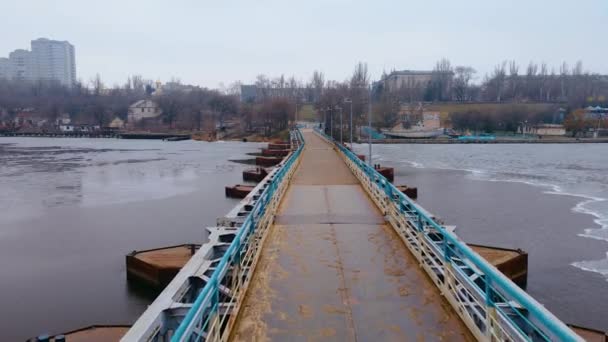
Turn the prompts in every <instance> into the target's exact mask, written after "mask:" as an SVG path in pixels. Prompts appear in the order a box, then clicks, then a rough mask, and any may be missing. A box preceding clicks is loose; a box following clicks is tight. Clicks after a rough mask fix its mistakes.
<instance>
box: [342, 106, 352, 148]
mask: <svg viewBox="0 0 608 342" xmlns="http://www.w3.org/2000/svg"><path fill="white" fill-rule="evenodd" d="M344 103H350V125H349V126H348V127H349V128H350V149H351V150H352V149H353V100H352V99H350V98H346V99H344Z"/></svg>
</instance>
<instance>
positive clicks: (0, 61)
mask: <svg viewBox="0 0 608 342" xmlns="http://www.w3.org/2000/svg"><path fill="white" fill-rule="evenodd" d="M9 73H10V60H9V59H8V58H4V57H1V58H0V79H2V78H4V79H8V78H11V76H10V74H9Z"/></svg>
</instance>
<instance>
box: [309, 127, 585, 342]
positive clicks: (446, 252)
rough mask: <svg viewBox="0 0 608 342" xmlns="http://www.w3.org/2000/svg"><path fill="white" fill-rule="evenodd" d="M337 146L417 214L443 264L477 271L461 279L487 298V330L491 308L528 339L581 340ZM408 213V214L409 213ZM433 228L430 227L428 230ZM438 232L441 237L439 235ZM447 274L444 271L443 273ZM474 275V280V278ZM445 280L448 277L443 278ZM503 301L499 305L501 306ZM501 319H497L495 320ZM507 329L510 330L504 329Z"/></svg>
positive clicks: (409, 211) (392, 197) (422, 230)
mask: <svg viewBox="0 0 608 342" xmlns="http://www.w3.org/2000/svg"><path fill="white" fill-rule="evenodd" d="M315 130H316V131H317V133H319V134H320V135H322V136H323V137H324V138H325V139H327V140H328V141H330V142H331V141H332V138H331V137H329V136H327V135H326V134H324V133H323V132H321V131H320V130H318V129H315ZM333 143H334V145H335V146H336V147H337V148H338V149H339V150H340V151H341V152H342V153H343V154H344V155H345V156H346V157H347V158H348V159H349V160H350V161H351V162H352V163H354V164H355V165H356V166H357V167H358V168H359V169H360V170H362V171H363V172H364V173H365V174H366V175H367V177H368V178H369V180H370V182H375V183H376V185H377V186H378V187H379V188H380V189H381V190H382V191H384V193H385V194H386V198H388V199H390V200H391V201H392V202H393V204H394V205H395V206H396V207H397V208H399V211H400V212H401V214H403V215H406V216H412V215H413V217H414V220H415V221H417V222H416V224H414V226H415V227H416V230H417V231H418V232H419V233H421V234H424V235H425V241H426V242H427V243H429V244H432V245H433V247H434V250H435V251H437V252H438V254H439V255H440V256H441V259H442V262H443V264H444V265H449V266H450V267H452V268H453V269H455V272H461V271H460V270H462V268H463V265H465V266H468V267H467V269H468V270H469V272H475V273H477V275H478V277H470V276H464V277H460V278H459V280H463V281H465V282H467V284H466V286H467V287H468V288H470V289H472V290H473V291H474V292H475V293H476V294H481V295H482V296H483V298H484V300H485V306H486V307H485V308H484V312H485V314H484V315H485V316H486V317H485V319H486V320H487V321H486V322H484V327H485V329H489V328H490V327H489V326H490V325H491V324H490V319H491V318H489V317H487V316H489V313H488V310H487V309H488V308H491V309H493V310H496V312H497V313H499V316H500V320H504V321H506V322H507V324H508V325H510V326H509V327H508V328H510V330H514V331H516V332H517V333H518V334H519V335H520V336H523V337H524V339H525V340H530V341H536V340H541V341H542V340H544V341H555V340H559V341H582V339H581V338H580V337H579V336H578V335H576V334H575V333H574V332H573V331H572V330H571V329H570V328H569V327H568V326H567V325H566V324H564V323H563V322H562V321H560V320H559V319H558V318H557V317H555V316H554V315H553V314H552V313H551V312H549V311H548V310H546V309H545V308H544V307H543V305H542V304H540V303H538V302H537V301H536V300H535V299H534V298H532V297H531V296H530V295H529V294H527V293H526V292H525V291H523V290H522V289H521V288H519V286H517V285H516V284H515V283H513V282H512V281H511V280H510V279H508V278H507V277H506V276H504V275H503V274H502V273H501V272H500V271H498V270H497V269H496V268H495V267H494V266H492V265H491V264H490V263H488V262H487V261H486V260H485V259H483V258H482V257H480V256H479V254H477V253H476V252H474V251H473V250H472V249H471V248H470V247H468V246H467V245H466V243H464V242H462V241H460V240H459V239H458V237H456V235H454V234H453V233H451V232H449V231H448V230H447V229H445V227H443V226H442V225H440V224H438V223H437V222H436V221H435V220H434V219H433V218H431V217H429V215H428V213H427V212H426V211H425V210H424V209H422V208H421V207H420V206H419V205H418V204H417V203H415V202H414V201H413V200H412V199H410V198H409V197H407V196H406V195H405V194H403V193H402V192H401V191H399V190H398V189H397V188H396V187H395V186H394V185H393V184H391V183H390V182H389V181H388V180H387V179H386V178H385V177H384V176H382V175H381V174H380V173H379V172H378V171H376V170H375V169H374V168H373V167H372V166H371V165H368V164H366V163H365V162H364V161H362V160H361V159H359V157H357V155H356V154H355V153H353V152H352V151H350V150H349V149H348V148H346V147H345V146H344V145H342V144H340V143H338V142H336V141H333ZM406 213H407V214H406ZM429 228H430V229H429ZM436 234H439V235H440V238H437V237H436V236H431V235H436ZM444 276H445V272H444ZM473 278H475V280H472V279H473ZM444 279H445V278H444ZM498 303H500V305H498ZM498 321H499V320H497V319H495V320H494V322H498ZM504 330H505V331H506V330H507V329H504Z"/></svg>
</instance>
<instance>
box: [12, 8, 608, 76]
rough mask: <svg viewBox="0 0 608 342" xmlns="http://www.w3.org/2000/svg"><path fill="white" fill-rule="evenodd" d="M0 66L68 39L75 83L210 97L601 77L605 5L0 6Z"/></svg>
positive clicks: (605, 66)
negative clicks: (458, 74) (361, 83)
mask: <svg viewBox="0 0 608 342" xmlns="http://www.w3.org/2000/svg"><path fill="white" fill-rule="evenodd" d="M1 1H2V6H1V7H2V9H1V10H0V32H2V37H1V39H0V57H6V56H8V54H9V52H11V51H12V50H15V49H19V48H27V49H29V47H30V41H31V40H32V39H36V38H40V37H46V38H50V39H56V40H67V41H69V42H70V43H72V44H73V45H74V46H75V48H76V68H77V74H78V76H77V77H78V78H79V79H81V80H82V81H83V82H85V83H87V82H89V81H90V80H91V79H92V78H93V77H94V76H95V75H96V74H100V75H101V77H102V79H103V80H104V82H105V83H106V84H107V85H109V86H111V85H115V84H123V83H124V82H125V81H126V79H127V77H128V76H129V75H134V74H138V75H142V76H144V78H146V79H153V80H160V81H162V82H166V81H169V80H171V79H172V78H176V79H179V80H181V82H182V83H188V84H195V85H200V86H205V87H210V88H217V87H220V86H221V85H222V84H223V85H226V86H228V85H229V84H231V83H232V82H235V81H241V82H243V83H252V82H253V81H254V80H255V77H256V75H259V74H266V75H268V76H271V77H274V76H279V75H281V74H284V75H286V77H287V76H291V75H294V76H295V77H296V78H297V79H299V80H302V81H307V80H308V79H309V78H310V76H311V75H312V72H313V71H314V70H319V71H322V72H324V73H325V76H326V78H327V79H334V80H339V81H341V80H345V79H347V78H348V77H349V76H350V74H351V73H352V71H353V69H354V66H355V64H356V63H357V62H359V61H362V62H365V63H367V64H368V67H369V70H370V73H371V76H372V79H378V78H379V77H380V76H381V74H382V72H383V71H387V72H390V71H391V70H401V69H410V70H430V69H432V68H433V66H434V64H435V62H436V61H437V60H439V59H441V58H444V57H445V58H448V59H449V60H450V61H451V63H452V65H469V66H472V67H474V68H475V69H476V70H477V71H478V72H477V80H478V81H480V80H481V79H483V76H484V75H485V74H486V73H488V72H491V70H492V69H493V68H494V66H495V65H497V64H498V63H500V62H501V61H503V60H515V61H516V62H517V63H518V64H520V65H521V66H520V72H524V71H525V66H526V65H527V64H528V63H529V62H530V61H535V62H546V63H547V64H548V65H549V66H554V67H555V69H556V70H559V65H560V64H561V63H562V62H563V61H566V62H568V64H570V65H574V64H575V63H576V61H578V60H582V61H583V65H584V68H585V70H589V71H593V72H597V73H604V74H608V58H607V57H608V43H607V41H608V1H607V0H578V1H554V0H553V1H551V0H525V1H524V0H511V1H495V0H460V1H452V0H424V1H419V0H416V1H413V0H401V1H397V0H396V1H388V0H373V1H369V0H368V1H355V0H353V1H346V0H323V1H322V0H302V1H289V0H282V1H280V0H249V1H245V0H215V1H207V0H173V1H169V0H164V1H157V0H147V1H140V0H103V1H89V0H53V1H50V0H19V1H11V0H1Z"/></svg>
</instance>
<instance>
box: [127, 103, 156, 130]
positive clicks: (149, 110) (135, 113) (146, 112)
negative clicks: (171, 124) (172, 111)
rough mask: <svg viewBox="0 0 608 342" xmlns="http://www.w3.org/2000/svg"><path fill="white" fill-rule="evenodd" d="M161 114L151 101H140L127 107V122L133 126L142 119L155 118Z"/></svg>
mask: <svg viewBox="0 0 608 342" xmlns="http://www.w3.org/2000/svg"><path fill="white" fill-rule="evenodd" d="M162 113H163V111H162V110H161V108H160V107H159V106H158V104H156V102H154V101H151V100H140V101H137V102H135V103H134V104H132V105H131V106H129V114H128V118H127V122H128V123H129V124H134V123H136V122H138V121H141V120H142V119H148V118H157V117H159V116H160V115H161V114H162Z"/></svg>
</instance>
